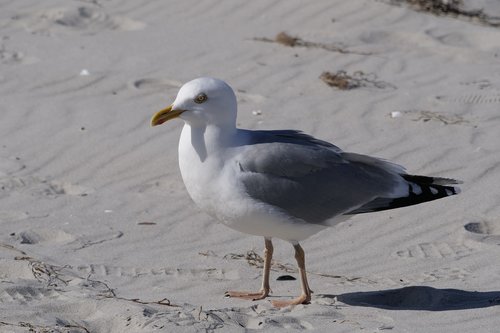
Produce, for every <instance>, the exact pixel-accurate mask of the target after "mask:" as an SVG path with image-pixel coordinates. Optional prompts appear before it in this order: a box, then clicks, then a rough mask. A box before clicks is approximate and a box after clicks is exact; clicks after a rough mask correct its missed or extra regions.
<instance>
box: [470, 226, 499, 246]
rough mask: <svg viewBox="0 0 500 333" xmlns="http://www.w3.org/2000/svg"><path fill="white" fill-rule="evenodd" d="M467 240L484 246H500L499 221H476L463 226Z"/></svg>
mask: <svg viewBox="0 0 500 333" xmlns="http://www.w3.org/2000/svg"><path fill="white" fill-rule="evenodd" d="M464 230H465V235H466V237H467V238H469V239H471V240H474V241H477V242H480V243H485V244H494V245H500V221H497V222H493V221H477V222H469V223H467V224H466V225H464Z"/></svg>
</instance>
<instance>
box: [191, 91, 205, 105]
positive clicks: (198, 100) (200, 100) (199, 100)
mask: <svg viewBox="0 0 500 333" xmlns="http://www.w3.org/2000/svg"><path fill="white" fill-rule="evenodd" d="M207 99H208V97H207V95H205V94H204V93H201V94H199V95H198V96H196V97H195V99H194V102H195V103H198V104H201V103H203V102H205V101H206V100H207Z"/></svg>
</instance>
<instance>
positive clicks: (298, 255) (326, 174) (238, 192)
mask: <svg viewBox="0 0 500 333" xmlns="http://www.w3.org/2000/svg"><path fill="white" fill-rule="evenodd" d="M236 114H237V100H236V96H235V94H234V91H233V89H232V88H231V87H230V86H229V85H228V84H227V83H226V82H224V81H222V80H220V79H216V78H210V77H201V78H197V79H194V80H192V81H189V82H187V83H185V84H184V85H183V86H182V87H181V88H180V90H179V92H178V94H177V97H176V98H175V100H174V102H173V103H172V104H171V105H170V106H168V107H167V108H165V109H163V110H161V111H159V112H157V113H156V114H154V116H153V117H152V119H151V125H152V126H157V125H160V124H163V123H165V122H166V121H168V120H171V119H175V118H180V119H182V120H183V121H184V127H183V129H182V133H181V136H180V141H179V150H178V152H179V167H180V172H181V175H182V180H183V181H184V184H185V186H186V190H187V192H188V193H189V195H190V196H191V198H192V200H193V201H194V202H195V204H196V205H197V206H198V207H199V208H200V209H201V210H202V211H204V212H206V213H207V214H208V215H210V216H212V217H213V218H215V219H216V220H218V221H220V222H221V223H223V224H224V225H226V226H228V227H229V228H232V229H234V230H237V231H240V232H243V233H247V234H251V235H256V236H262V237H264V246H265V249H264V268H263V277H262V286H261V288H260V290H259V291H257V292H249V291H227V292H226V296H228V297H236V298H242V299H249V300H260V299H264V298H266V297H267V296H268V295H269V294H270V292H271V288H270V284H269V271H270V268H271V260H272V256H273V243H272V239H273V238H278V239H282V240H285V241H288V242H290V243H291V244H292V245H293V248H294V250H295V259H296V261H297V265H298V268H299V273H300V285H301V294H300V296H298V297H296V298H293V299H290V300H275V301H272V304H273V305H274V306H276V307H286V306H289V305H297V304H308V303H310V301H311V293H312V292H311V289H310V288H309V284H308V282H307V274H306V267H305V254H304V250H303V248H302V247H301V245H300V242H301V241H303V240H305V239H307V238H308V237H310V236H312V235H314V234H316V233H317V232H319V231H321V230H323V229H326V228H328V227H331V226H334V225H336V224H338V223H340V222H343V221H346V220H347V219H349V218H351V217H353V216H354V215H356V214H363V213H369V212H377V211H383V210H387V209H393V208H399V207H405V206H410V205H415V204H420V203H423V202H426V201H431V200H436V199H440V198H444V197H447V196H451V195H455V194H458V193H459V192H460V189H459V188H458V187H456V186H453V185H454V184H459V183H460V182H459V181H457V180H454V179H449V178H440V177H428V176H418V175H411V174H408V173H406V171H405V168H404V167H402V166H400V165H397V164H394V163H391V162H388V161H386V160H383V159H379V158H375V157H371V156H367V155H361V154H357V153H350V152H344V151H343V150H341V149H340V148H338V147H337V146H335V145H333V144H331V143H329V142H326V141H322V140H320V139H317V138H314V137H313V136H310V135H307V134H305V133H303V132H301V131H298V130H248V129H241V128H237V127H236Z"/></svg>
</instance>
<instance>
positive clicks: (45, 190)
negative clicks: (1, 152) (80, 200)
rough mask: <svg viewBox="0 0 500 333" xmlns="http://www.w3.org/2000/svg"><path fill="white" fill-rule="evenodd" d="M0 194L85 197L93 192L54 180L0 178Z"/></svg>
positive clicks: (86, 188) (89, 189) (87, 188)
mask: <svg viewBox="0 0 500 333" xmlns="http://www.w3.org/2000/svg"><path fill="white" fill-rule="evenodd" d="M0 190H1V192H0V194H2V193H8V192H10V191H29V192H32V193H33V194H34V195H36V196H57V195H75V196H86V195H88V194H90V193H93V192H94V190H93V189H92V188H89V187H85V186H81V185H77V184H72V183H70V182H61V181H56V180H44V179H40V178H38V177H31V176H30V177H22V178H20V177H4V178H2V177H1V174H0Z"/></svg>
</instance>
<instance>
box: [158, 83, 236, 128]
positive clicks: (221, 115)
mask: <svg viewBox="0 0 500 333" xmlns="http://www.w3.org/2000/svg"><path fill="white" fill-rule="evenodd" d="M236 110H237V104H236V96H235V94H234V91H233V89H231V87H230V86H229V85H228V84H227V83H226V82H224V81H222V80H219V79H215V78H211V77H201V78H198V79H194V80H192V81H189V82H187V83H185V84H184V85H183V86H182V87H181V89H180V90H179V93H178V94H177V97H176V98H175V101H174V102H173V103H172V104H171V105H170V106H168V107H167V108H165V109H163V110H161V111H159V112H157V113H156V114H155V115H154V116H153V118H151V126H156V125H161V124H163V123H164V122H166V121H168V120H170V119H174V118H181V119H182V120H184V121H185V122H186V123H188V124H189V125H191V126H208V125H215V126H220V127H227V126H232V127H235V126H236Z"/></svg>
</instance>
